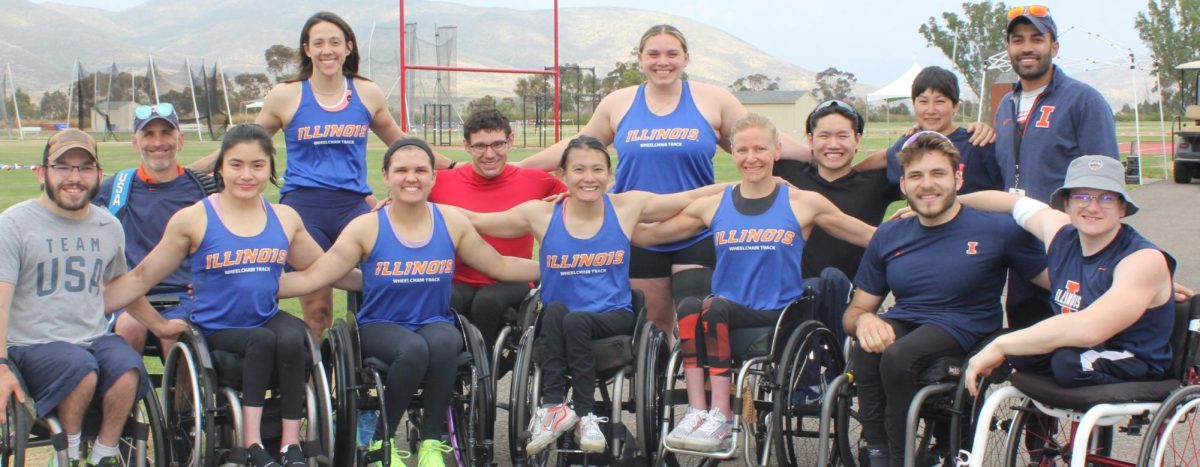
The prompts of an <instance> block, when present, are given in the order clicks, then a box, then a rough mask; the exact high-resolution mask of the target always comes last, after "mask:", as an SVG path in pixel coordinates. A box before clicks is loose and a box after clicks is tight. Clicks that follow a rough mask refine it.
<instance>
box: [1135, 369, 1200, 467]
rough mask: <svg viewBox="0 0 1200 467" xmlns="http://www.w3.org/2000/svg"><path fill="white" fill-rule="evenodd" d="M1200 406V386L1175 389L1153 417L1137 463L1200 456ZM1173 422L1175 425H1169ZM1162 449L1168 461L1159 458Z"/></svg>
mask: <svg viewBox="0 0 1200 467" xmlns="http://www.w3.org/2000/svg"><path fill="white" fill-rule="evenodd" d="M1198 406H1200V386H1184V387H1182V388H1180V389H1177V390H1175V392H1173V393H1171V395H1170V397H1167V400H1166V401H1164V402H1163V404H1162V406H1161V407H1159V408H1158V410H1157V411H1155V413H1154V417H1153V418H1152V419H1150V425H1149V426H1148V427H1147V428H1146V434H1145V436H1144V437H1143V438H1142V446H1141V448H1140V449H1139V450H1138V462H1137V465H1143V466H1153V467H1159V466H1161V465H1188V464H1190V463H1192V462H1195V461H1196V459H1200V445H1198V444H1197V443H1196V439H1197V438H1198V437H1200V427H1198V426H1196V424H1197V420H1198V419H1200V413H1198V412H1197V407H1198ZM1172 423H1174V424H1175V425H1174V426H1170V427H1168V425H1170V424H1172ZM1167 428H1171V429H1170V431H1168V430H1167ZM1160 444H1162V446H1160ZM1162 448H1165V449H1162ZM1160 451H1161V452H1162V456H1163V458H1164V459H1165V460H1166V462H1161V463H1160V462H1155V457H1156V456H1157V455H1158V453H1159V452H1160Z"/></svg>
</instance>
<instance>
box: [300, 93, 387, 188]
mask: <svg viewBox="0 0 1200 467" xmlns="http://www.w3.org/2000/svg"><path fill="white" fill-rule="evenodd" d="M300 85H301V89H300V107H299V108H297V109H296V113H295V114H294V115H293V116H292V121H291V122H289V123H288V126H287V128H286V129H284V132H283V134H284V140H285V141H286V142H287V169H285V170H284V172H283V180H284V183H283V188H280V190H279V191H280V192H281V193H287V192H288V191H291V190H294V189H296V188H301V187H303V188H321V189H326V190H345V191H352V192H355V193H362V194H364V195H365V194H369V193H371V187H370V186H369V185H367V134H368V133H370V130H371V112H370V111H369V110H367V107H366V106H365V105H364V104H363V102H362V98H361V97H360V96H359V94H358V89H355V87H354V79H353V78H352V77H349V76H347V77H346V98H345V99H344V101H343V102H342V103H341V104H340V105H339V106H338V107H336V108H325V107H322V106H321V104H320V103H319V102H317V98H316V96H314V95H313V91H312V85H311V84H310V83H309V82H308V80H304V81H301V82H300Z"/></svg>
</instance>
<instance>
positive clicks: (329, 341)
mask: <svg viewBox="0 0 1200 467" xmlns="http://www.w3.org/2000/svg"><path fill="white" fill-rule="evenodd" d="M346 332H347V331H346V322H345V321H343V320H340V319H339V320H338V321H337V323H335V324H334V325H333V327H331V328H329V330H328V331H326V333H325V334H326V335H325V338H324V339H322V341H321V354H322V355H321V362H322V364H323V365H324V366H325V377H326V378H327V379H328V381H329V383H328V385H329V390H330V398H331V401H330V403H331V405H330V407H331V408H332V410H333V414H334V432H335V433H340V434H341V436H337V437H335V440H334V443H333V451H332V456H333V461H334V462H335V463H337V464H340V465H353V464H352V462H353V459H354V458H355V451H356V446H357V442H356V441H357V438H358V433H357V428H358V427H357V418H358V417H357V408H356V407H354V406H353V405H354V404H353V403H352V402H353V401H352V399H354V389H352V388H353V387H354V386H355V383H354V381H353V378H354V370H353V366H352V363H351V358H352V357H351V356H350V355H349V353H350V352H351V349H349V348H348V347H347V344H348V343H349V340H350V338H349V336H347V335H346Z"/></svg>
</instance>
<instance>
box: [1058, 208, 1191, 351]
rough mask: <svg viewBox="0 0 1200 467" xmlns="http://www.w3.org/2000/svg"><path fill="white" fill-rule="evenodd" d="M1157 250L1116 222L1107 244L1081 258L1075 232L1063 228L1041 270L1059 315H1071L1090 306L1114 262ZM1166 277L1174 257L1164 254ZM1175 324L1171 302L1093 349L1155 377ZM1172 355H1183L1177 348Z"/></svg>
mask: <svg viewBox="0 0 1200 467" xmlns="http://www.w3.org/2000/svg"><path fill="white" fill-rule="evenodd" d="M1144 249H1153V250H1158V251H1162V249H1160V248H1158V247H1157V246H1155V245H1154V244H1153V243H1151V242H1150V241H1149V240H1147V239H1146V238H1145V237H1143V236H1142V235H1141V234H1139V233H1138V232H1137V231H1136V230H1134V229H1133V227H1130V226H1128V225H1125V224H1121V230H1120V232H1117V236H1116V238H1114V239H1113V240H1112V242H1111V243H1109V244H1108V246H1105V247H1104V248H1103V249H1101V250H1100V251H1098V252H1096V253H1094V254H1092V255H1091V256H1083V249H1082V247H1081V246H1080V238H1079V230H1077V229H1076V228H1075V226H1073V225H1066V226H1063V228H1062V229H1060V230H1059V231H1058V233H1057V234H1055V235H1054V238H1053V239H1052V240H1051V241H1050V247H1049V248H1047V249H1046V269H1047V270H1048V272H1049V273H1050V290H1052V291H1053V292H1052V295H1051V298H1052V300H1053V301H1054V303H1053V305H1054V308H1055V311H1056V312H1058V313H1075V312H1078V311H1080V310H1083V309H1085V308H1087V307H1088V306H1091V304H1092V303H1093V302H1095V301H1096V299H1098V298H1100V296H1101V295H1104V293H1105V292H1107V291H1108V289H1109V288H1110V287H1112V282H1113V272H1114V270H1115V269H1116V268H1117V264H1118V263H1120V262H1121V260H1123V259H1125V257H1126V256H1129V255H1131V254H1133V253H1134V252H1136V251H1138V250H1144ZM1163 256H1164V257H1166V260H1167V266H1168V268H1170V270H1171V275H1172V276H1174V274H1175V259H1174V258H1172V257H1171V256H1170V255H1168V254H1167V253H1166V252H1165V251H1163ZM1174 324H1175V300H1173V299H1172V300H1167V302H1166V303H1164V304H1162V305H1159V306H1156V307H1154V308H1149V309H1147V310H1146V312H1145V313H1143V314H1142V316H1141V317H1140V318H1138V320H1137V321H1136V322H1134V323H1133V325H1132V326H1130V327H1128V328H1126V329H1125V330H1124V331H1121V332H1119V333H1117V335H1115V336H1113V337H1112V338H1110V339H1109V340H1108V341H1106V342H1105V343H1103V344H1101V345H1100V346H1097V347H1095V348H1094V349H1095V350H1103V351H1112V352H1128V353H1130V354H1133V355H1134V356H1136V357H1137V358H1138V359H1140V360H1142V361H1143V362H1146V363H1147V364H1148V365H1149V366H1150V368H1152V369H1154V370H1155V372H1157V373H1158V374H1164V373H1166V371H1167V370H1168V369H1169V368H1170V366H1171V352H1172V349H1171V341H1170V338H1171V330H1172V327H1173V326H1174ZM1176 351H1182V349H1177V350H1176Z"/></svg>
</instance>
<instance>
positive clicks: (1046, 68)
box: [1009, 55, 1053, 81]
mask: <svg viewBox="0 0 1200 467" xmlns="http://www.w3.org/2000/svg"><path fill="white" fill-rule="evenodd" d="M1045 58H1046V57H1045V56H1044V55H1038V64H1037V66H1036V67H1034V69H1032V70H1028V71H1025V70H1023V69H1022V68H1021V64H1020V61H1021V57H1016V58H1010V59H1009V62H1010V63H1011V64H1012V69H1013V72H1014V73H1016V74H1017V76H1018V77H1020V78H1021V79H1024V80H1029V81H1032V80H1036V79H1038V78H1041V77H1043V76H1046V73H1049V72H1050V68H1051V67H1052V66H1053V64H1052V63H1051V62H1050V60H1046V59H1045Z"/></svg>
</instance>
